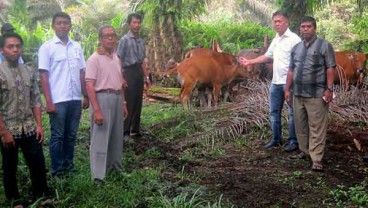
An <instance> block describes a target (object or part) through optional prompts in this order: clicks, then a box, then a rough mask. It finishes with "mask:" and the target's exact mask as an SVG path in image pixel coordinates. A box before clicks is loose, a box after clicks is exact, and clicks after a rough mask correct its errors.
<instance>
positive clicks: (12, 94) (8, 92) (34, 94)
mask: <svg viewBox="0 0 368 208" xmlns="http://www.w3.org/2000/svg"><path fill="white" fill-rule="evenodd" d="M35 107H41V99H40V90H39V88H38V75H37V71H36V70H34V69H33V68H31V67H28V66H26V65H24V64H19V65H18V66H17V67H11V66H10V65H9V64H8V62H7V61H4V62H2V63H1V64H0V115H1V116H2V117H3V119H4V122H5V127H6V129H7V130H8V131H9V132H10V133H11V134H13V136H14V137H15V138H17V137H21V135H22V133H24V134H26V135H29V134H31V133H33V132H34V131H35V128H36V126H35V123H34V116H33V112H32V108H35Z"/></svg>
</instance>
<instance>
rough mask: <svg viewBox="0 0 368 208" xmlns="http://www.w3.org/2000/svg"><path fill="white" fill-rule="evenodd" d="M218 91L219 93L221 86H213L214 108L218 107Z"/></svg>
mask: <svg viewBox="0 0 368 208" xmlns="http://www.w3.org/2000/svg"><path fill="white" fill-rule="evenodd" d="M220 91H221V85H220V84H213V99H214V103H215V108H217V107H218V102H219V95H220Z"/></svg>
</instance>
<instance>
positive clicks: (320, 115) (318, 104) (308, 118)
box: [294, 96, 328, 162]
mask: <svg viewBox="0 0 368 208" xmlns="http://www.w3.org/2000/svg"><path fill="white" fill-rule="evenodd" d="M294 121H295V131H296V135H297V138H298V142H299V149H300V150H301V151H302V152H304V153H306V154H307V155H310V157H311V159H312V161H313V162H321V161H322V158H323V154H324V149H325V145H326V134H327V125H328V104H326V103H325V102H324V100H323V99H322V98H306V97H298V96H294Z"/></svg>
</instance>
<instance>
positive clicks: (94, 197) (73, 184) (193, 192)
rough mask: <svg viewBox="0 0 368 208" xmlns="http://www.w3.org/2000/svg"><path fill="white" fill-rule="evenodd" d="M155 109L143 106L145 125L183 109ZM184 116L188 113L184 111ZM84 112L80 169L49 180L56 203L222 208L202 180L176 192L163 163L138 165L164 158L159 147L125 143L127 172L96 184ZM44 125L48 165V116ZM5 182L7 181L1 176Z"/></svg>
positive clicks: (23, 170) (21, 174)
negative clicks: (138, 147) (142, 147)
mask: <svg viewBox="0 0 368 208" xmlns="http://www.w3.org/2000/svg"><path fill="white" fill-rule="evenodd" d="M152 107H153V108H145V109H144V112H143V115H142V123H143V125H145V126H149V125H150V123H152V122H156V121H158V120H160V119H165V118H170V117H172V116H173V115H177V114H178V113H179V114H180V113H182V112H181V108H177V107H174V108H170V109H169V108H168V107H165V106H164V107H163V108H160V107H159V106H157V105H156V106H155V105H153V106H152ZM153 112H154V113H153ZM182 114H183V115H184V113H182ZM82 116H83V117H82V120H81V123H80V127H79V132H78V136H77V145H76V149H75V160H74V161H75V167H76V169H77V173H76V174H74V175H70V176H66V177H65V178H61V179H60V178H52V177H50V176H49V177H48V183H49V185H50V187H51V188H52V190H53V191H54V192H55V199H56V200H57V204H56V205H55V206H56V207H65V208H66V207H68V208H69V207H222V205H221V197H220V195H219V196H216V195H213V194H212V195H211V194H209V193H208V192H206V191H205V188H203V187H201V186H200V185H198V184H192V185H191V186H190V187H187V190H186V191H185V192H184V191H182V192H181V193H178V194H172V193H171V191H172V190H173V189H176V188H177V184H174V183H173V182H170V181H165V180H164V178H162V176H161V172H162V170H163V169H165V168H166V165H165V164H164V163H157V164H151V165H149V166H141V165H139V164H144V163H145V161H149V160H151V159H154V158H157V157H159V154H160V152H158V151H156V150H155V148H152V149H149V150H147V151H146V152H144V153H142V154H140V155H137V154H136V153H135V152H134V150H133V148H134V147H133V146H134V145H129V144H127V145H125V148H124V159H123V160H124V167H125V170H124V173H123V174H118V173H113V172H112V173H109V174H108V176H107V179H106V183H105V184H104V185H103V186H96V185H95V184H93V183H92V180H91V176H90V167H89V153H88V145H89V118H88V111H84V112H83V115H82ZM43 125H44V128H45V132H46V140H45V143H44V154H45V158H46V161H47V162H46V164H47V168H48V167H49V164H50V163H49V160H50V157H49V151H48V141H49V138H50V130H49V122H48V116H47V115H43ZM19 156H20V162H19V165H18V179H19V181H20V182H19V184H20V185H19V189H20V192H21V194H22V195H23V196H26V195H27V192H28V189H29V186H30V181H29V179H28V177H27V176H28V169H27V166H26V165H25V163H24V160H23V159H22V155H21V154H19ZM48 175H49V173H48ZM0 177H2V176H0ZM180 177H183V176H180ZM0 184H1V185H2V180H1V182H0ZM209 195H211V196H212V197H211V198H212V199H211V200H213V201H211V200H208V198H207V196H209ZM204 196H206V197H204ZM0 200H1V203H0V207H6V204H5V203H4V201H5V195H4V192H3V187H2V189H1V191H0ZM30 207H38V205H37V203H34V204H33V205H31V206H30Z"/></svg>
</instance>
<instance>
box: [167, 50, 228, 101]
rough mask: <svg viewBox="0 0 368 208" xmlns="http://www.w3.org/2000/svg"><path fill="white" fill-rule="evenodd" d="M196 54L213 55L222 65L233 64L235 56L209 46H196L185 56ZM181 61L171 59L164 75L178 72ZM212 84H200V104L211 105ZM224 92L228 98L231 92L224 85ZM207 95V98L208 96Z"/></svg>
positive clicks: (190, 56) (198, 87)
mask: <svg viewBox="0 0 368 208" xmlns="http://www.w3.org/2000/svg"><path fill="white" fill-rule="evenodd" d="M196 56H203V57H211V58H214V59H215V60H216V61H217V62H218V63H219V64H220V65H223V64H224V65H232V63H233V61H234V56H233V55H231V54H229V53H223V52H217V51H214V50H211V49H208V48H194V49H191V50H189V51H188V52H187V53H186V54H185V56H184V58H185V59H189V58H192V57H196ZM179 64H180V63H176V62H174V61H173V60H171V59H170V60H169V62H168V63H167V64H166V66H165V70H166V72H163V73H162V75H164V76H170V75H171V74H173V73H175V72H176V69H177V68H176V67H177V66H178V65H179ZM211 88H212V87H211V86H210V85H198V86H197V89H198V98H199V101H200V106H202V107H203V106H206V105H207V106H208V107H211V101H212V93H211ZM223 94H224V97H225V100H226V99H227V97H228V95H229V93H228V91H227V87H223ZM206 95H207V98H206Z"/></svg>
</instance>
